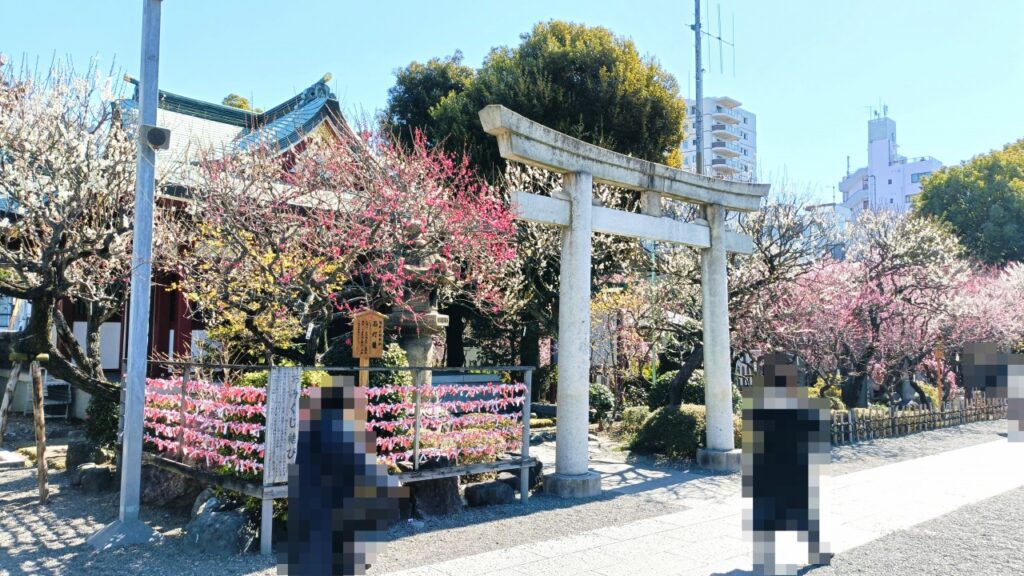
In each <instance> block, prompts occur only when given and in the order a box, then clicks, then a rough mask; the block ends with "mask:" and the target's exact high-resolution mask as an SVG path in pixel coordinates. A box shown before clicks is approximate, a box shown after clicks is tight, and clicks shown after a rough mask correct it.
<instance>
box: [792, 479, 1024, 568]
mask: <svg viewBox="0 0 1024 576" xmlns="http://www.w3.org/2000/svg"><path fill="white" fill-rule="evenodd" d="M801 574H807V575H810V576H830V575H833V574H835V575H850V576H854V575H856V576H893V575H895V574H899V575H901V576H935V575H938V574H948V575H961V574H962V575H965V576H966V575H971V576H974V575H977V576H982V575H985V576H1012V575H1014V574H1017V575H1019V574H1024V488H1017V489H1016V490H1011V491H1009V492H1006V493H1005V494H1001V495H999V496H996V497H995V498H989V499H988V500H983V501H981V502H978V503H976V504H971V505H969V506H964V507H963V508H960V509H959V510H956V511H954V512H951V513H949V514H947V515H945V516H940V517H939V518H936V519H934V520H929V521H928V522H924V523H922V524H919V525H917V526H914V527H913V528H910V529H908V530H900V531H898V532H894V533H892V534H890V535H888V536H885V537H883V538H879V539H878V540H875V541H874V542H870V543H868V544H865V545H863V546H861V547H859V548H854V549H852V550H848V551H847V552H844V553H842V554H839V555H837V556H836V557H835V558H834V559H833V560H832V565H831V566H824V567H820V568H815V569H812V570H806V571H804V572H801Z"/></svg>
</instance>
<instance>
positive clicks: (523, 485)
mask: <svg viewBox="0 0 1024 576" xmlns="http://www.w3.org/2000/svg"><path fill="white" fill-rule="evenodd" d="M523 384H524V385H526V397H525V398H523V449H522V450H521V451H520V453H519V458H520V459H521V460H522V461H523V463H524V464H525V463H526V461H527V460H528V459H529V458H530V393H531V388H533V368H527V369H526V373H524V374H523ZM530 468H531V467H530V466H526V465H524V466H520V467H519V500H520V501H521V502H522V503H523V505H524V506H525V505H526V503H527V502H528V501H529V499H530Z"/></svg>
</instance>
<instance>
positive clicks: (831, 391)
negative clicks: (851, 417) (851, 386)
mask: <svg viewBox="0 0 1024 576" xmlns="http://www.w3.org/2000/svg"><path fill="white" fill-rule="evenodd" d="M823 389H825V381H824V380H822V379H820V378H819V379H818V381H817V382H816V383H815V384H814V386H811V387H809V388H808V389H807V395H808V396H809V397H811V398H826V399H827V400H828V403H829V407H830V408H831V409H832V410H846V404H845V403H843V389H842V388H841V387H840V386H835V385H834V386H831V387H829V388H828V389H827V390H825V393H824V394H822V390H823Z"/></svg>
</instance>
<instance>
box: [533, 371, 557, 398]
mask: <svg viewBox="0 0 1024 576" xmlns="http://www.w3.org/2000/svg"><path fill="white" fill-rule="evenodd" d="M531 384H532V388H531V389H530V400H531V401H533V402H537V401H541V400H544V399H546V398H548V394H550V393H551V389H552V388H554V387H555V386H556V385H557V384H558V365H557V364H548V365H547V366H541V367H540V368H537V369H536V370H534V371H533V382H532V383H531Z"/></svg>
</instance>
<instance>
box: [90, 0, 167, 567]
mask: <svg viewBox="0 0 1024 576" xmlns="http://www.w3.org/2000/svg"><path fill="white" fill-rule="evenodd" d="M161 2H162V0H142V3H143V8H142V66H141V68H142V70H141V79H140V81H139V124H138V137H137V139H136V140H137V141H136V149H137V165H136V172H135V228H134V236H133V242H132V288H131V296H130V298H131V300H130V308H129V312H128V314H129V318H128V319H129V326H128V374H127V377H126V378H125V381H124V383H123V386H124V387H125V394H124V419H123V420H124V430H123V434H122V438H121V443H122V447H123V448H122V453H121V454H122V455H121V500H120V509H119V512H118V517H117V520H116V521H114V522H112V523H111V524H109V525H107V526H106V527H105V528H103V529H102V530H100V531H99V532H97V533H96V534H93V535H92V536H90V537H89V540H88V541H89V544H91V545H92V546H93V547H95V548H97V549H100V550H103V549H106V548H110V547H113V546H122V545H127V544H139V543H142V542H150V541H153V540H156V539H159V538H160V534H159V533H157V532H154V531H153V529H152V528H150V527H149V526H147V525H146V524H144V523H143V522H142V521H141V520H140V519H139V482H140V477H141V475H142V423H143V407H144V405H145V401H146V364H147V360H148V357H149V350H148V348H149V292H150V281H151V278H152V271H153V270H152V268H153V267H152V260H153V192H154V188H155V187H156V151H155V150H154V149H153V148H152V147H151V146H149V145H148V144H147V143H146V142H143V140H142V138H141V135H142V134H143V132H144V130H143V126H155V125H156V110H157V100H158V99H159V92H158V80H157V78H158V71H159V66H160V5H161Z"/></svg>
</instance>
